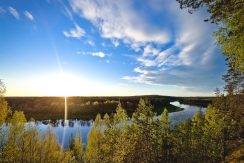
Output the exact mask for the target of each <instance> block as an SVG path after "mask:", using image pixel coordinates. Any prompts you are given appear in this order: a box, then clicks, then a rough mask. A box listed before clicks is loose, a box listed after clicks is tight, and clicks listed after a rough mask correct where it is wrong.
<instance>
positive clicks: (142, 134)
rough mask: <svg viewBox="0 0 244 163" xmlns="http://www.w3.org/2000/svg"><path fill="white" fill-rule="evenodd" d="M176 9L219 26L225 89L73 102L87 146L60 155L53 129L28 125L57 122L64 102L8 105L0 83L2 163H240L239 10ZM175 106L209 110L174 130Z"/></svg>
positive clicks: (27, 100) (243, 151)
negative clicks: (86, 125) (87, 124)
mask: <svg viewBox="0 0 244 163" xmlns="http://www.w3.org/2000/svg"><path fill="white" fill-rule="evenodd" d="M177 1H178V2H179V5H180V8H181V9H188V11H189V13H190V14H194V12H196V11H197V10H198V9H199V8H204V9H207V12H208V13H209V17H208V18H207V19H206V20H205V21H206V23H207V22H209V23H214V24H215V25H216V32H215V33H214V35H215V38H216V44H217V45H218V46H219V47H220V48H221V50H222V53H223V55H224V56H225V59H226V65H227V71H226V74H224V75H223V80H224V82H225V86H224V88H223V89H222V88H220V89H219V88H217V89H216V90H215V97H169V96H137V97H101V98H100V97H70V98H68V101H69V105H68V107H69V108H70V118H84V119H90V118H91V117H92V118H94V122H93V125H92V128H91V130H90V131H89V134H88V140H87V143H86V144H85V143H84V142H82V135H80V134H77V135H75V136H74V137H73V138H72V139H71V140H70V143H69V147H68V148H67V149H63V148H62V146H61V145H60V144H59V143H58V139H57V135H55V133H54V131H53V128H52V127H49V129H48V130H47V131H46V132H45V133H40V132H39V131H38V128H37V127H36V126H35V125H34V123H31V122H34V121H35V119H42V118H43V117H44V116H47V117H48V119H56V118H60V117H62V116H63V114H64V113H63V107H64V99H63V98H62V97H19V98H17V97H5V96H4V94H5V92H6V87H5V85H4V83H3V82H2V80H0V162H2V163H5V162H10V163H34V162H37V163H83V162H84V163H99V162H101V163H161V162H162V163H171V162H172V163H174V162H184V163H189V162H194V163H195V162H243V161H244V143H243V140H244V137H243V136H244V55H243V54H244V46H243V45H244V30H243V29H244V21H243V20H244V2H243V0H221V1H219V0H177ZM66 35H67V33H66ZM206 82H207V81H206ZM174 100H178V101H180V102H182V103H184V104H191V105H197V106H207V109H206V112H205V113H203V112H202V111H201V109H200V110H199V111H198V112H196V113H195V115H194V116H193V117H192V118H191V119H188V120H186V121H184V122H182V123H180V124H177V125H176V126H172V125H171V119H170V117H169V112H174V111H180V110H181V108H178V107H174V106H172V105H171V104H170V102H171V101H174ZM38 108H41V109H40V110H38ZM50 108H51V109H50ZM84 115H85V116H84ZM156 115H157V116H156ZM83 116H84V117H83ZM27 122H30V123H27ZM78 133H79V132H78Z"/></svg>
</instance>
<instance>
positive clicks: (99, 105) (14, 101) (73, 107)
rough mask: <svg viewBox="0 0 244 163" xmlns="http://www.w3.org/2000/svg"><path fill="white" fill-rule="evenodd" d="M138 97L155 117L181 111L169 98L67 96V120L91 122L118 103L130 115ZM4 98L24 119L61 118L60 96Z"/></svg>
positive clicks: (175, 98)
mask: <svg viewBox="0 0 244 163" xmlns="http://www.w3.org/2000/svg"><path fill="white" fill-rule="evenodd" d="M140 98H147V99H148V100H150V102H151V104H152V105H153V106H154V107H153V111H155V112H157V114H158V115H159V114H161V113H162V108H164V107H167V109H168V111H169V112H175V111H180V110H182V108H179V107H176V106H174V105H171V104H170V102H172V101H176V100H177V99H179V98H178V97H170V96H128V97H123V96H121V97H67V106H68V118H69V119H83V120H90V119H95V117H96V115H97V114H98V113H99V114H101V115H104V114H106V113H108V114H111V113H115V111H116V107H117V105H118V103H120V104H121V105H122V107H123V108H124V109H125V110H126V112H127V114H128V115H129V116H131V115H132V113H133V112H134V111H135V110H136V108H137V105H138V102H139V100H140ZM5 99H6V101H7V102H8V104H9V106H10V107H11V108H12V110H13V111H23V112H24V113H25V115H26V118H27V119H30V118H34V119H35V120H48V119H52V120H56V119H63V117H64V97H6V98H5ZM210 99H211V98H210ZM210 102H211V101H208V103H210Z"/></svg>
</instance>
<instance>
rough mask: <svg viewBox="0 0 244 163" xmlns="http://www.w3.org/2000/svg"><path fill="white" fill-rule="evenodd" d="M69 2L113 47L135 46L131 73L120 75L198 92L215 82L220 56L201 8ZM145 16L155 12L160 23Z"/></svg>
mask: <svg viewBox="0 0 244 163" xmlns="http://www.w3.org/2000/svg"><path fill="white" fill-rule="evenodd" d="M69 2H70V6H71V8H72V9H73V11H74V12H75V13H76V14H78V15H80V16H81V17H82V18H85V19H87V20H89V21H90V22H91V23H93V24H94V26H96V27H97V29H98V30H99V31H100V34H101V36H102V37H104V38H108V39H110V40H111V42H112V43H113V44H114V46H115V47H117V46H118V45H119V43H121V44H122V43H124V44H126V45H129V47H131V49H133V50H134V51H135V53H136V54H137V55H136V61H137V62H138V63H139V66H137V67H135V68H134V70H133V71H134V75H131V76H128V75H127V76H124V77H122V78H123V79H125V80H128V81H131V82H139V83H145V84H156V85H176V86H180V87H182V88H184V89H185V88H186V89H192V90H199V89H201V90H202V91H212V90H213V89H214V88H215V87H216V86H219V85H221V83H222V82H221V74H222V73H223V71H224V68H223V66H220V65H221V64H224V59H223V57H222V56H221V54H220V51H219V50H218V48H217V47H216V45H215V43H214V42H215V40H214V38H213V36H211V33H212V32H213V31H214V29H215V26H214V25H211V24H208V23H205V22H204V21H203V20H204V18H205V17H206V16H207V15H206V13H205V12H201V11H200V12H196V13H194V14H193V15H190V14H189V13H188V12H187V11H185V10H180V8H179V5H178V3H177V2H175V1H171V0H154V1H147V2H145V4H144V5H143V6H144V7H145V6H146V7H147V9H145V8H143V10H140V9H138V8H135V7H134V6H135V4H134V1H130V0H124V1H113V0H100V1H99V0H83V1H79V0H70V1H69ZM165 4H167V5H165ZM149 10H150V12H149ZM151 13H153V15H150V14H151ZM150 16H153V18H155V17H161V19H160V20H162V22H157V23H155V21H154V20H152V19H147V18H148V17H150ZM213 72H214V73H213Z"/></svg>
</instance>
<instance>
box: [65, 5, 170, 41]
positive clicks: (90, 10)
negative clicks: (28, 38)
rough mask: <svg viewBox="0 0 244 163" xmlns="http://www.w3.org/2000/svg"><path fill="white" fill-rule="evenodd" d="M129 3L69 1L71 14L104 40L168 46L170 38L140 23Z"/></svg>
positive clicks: (159, 30) (146, 24)
mask: <svg viewBox="0 0 244 163" xmlns="http://www.w3.org/2000/svg"><path fill="white" fill-rule="evenodd" d="M132 3H133V2H132V1H130V0H124V1H111V0H102V1H98V0H83V1H79V0H70V5H71V7H72V9H73V11H75V12H76V13H78V14H79V15H80V16H81V17H84V18H86V19H88V20H90V21H91V22H92V23H93V24H94V25H95V26H97V27H98V29H99V30H100V32H101V35H102V37H104V38H110V39H118V40H122V41H124V42H125V43H141V44H142V43H145V42H157V43H165V42H167V41H168V40H169V34H168V33H167V32H166V31H164V30H163V28H158V27H157V26H154V25H151V24H150V23H148V22H147V21H146V20H145V19H142V16H141V15H140V13H138V12H135V10H134V8H133V7H132V6H133V4H132Z"/></svg>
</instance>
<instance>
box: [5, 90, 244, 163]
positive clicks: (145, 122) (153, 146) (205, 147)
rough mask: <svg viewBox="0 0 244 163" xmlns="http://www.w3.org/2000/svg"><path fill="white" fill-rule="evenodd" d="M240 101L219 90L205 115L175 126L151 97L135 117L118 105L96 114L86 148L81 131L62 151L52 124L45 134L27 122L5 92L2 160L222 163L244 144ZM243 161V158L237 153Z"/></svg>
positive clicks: (143, 100) (143, 103)
mask: <svg viewBox="0 0 244 163" xmlns="http://www.w3.org/2000/svg"><path fill="white" fill-rule="evenodd" d="M2 90H4V89H2ZM235 99H236V96H234V95H228V96H224V95H223V94H217V97H216V100H215V101H214V102H213V105H209V106H208V108H207V111H206V113H205V115H203V113H202V112H201V110H199V112H197V113H196V114H195V115H194V117H193V118H192V119H189V120H187V121H185V122H183V123H181V124H179V125H177V126H175V127H174V128H172V127H171V125H170V123H171V121H170V118H169V116H168V111H167V109H166V108H165V109H162V110H163V112H162V114H161V115H160V116H159V118H155V115H157V113H156V112H154V111H153V105H152V104H151V103H150V101H149V100H147V99H140V101H139V103H138V106H137V108H136V110H135V112H134V113H133V114H132V117H131V118H130V117H129V116H128V114H127V112H126V110H125V109H124V108H123V107H122V105H121V103H118V105H117V108H116V111H115V113H113V114H110V115H108V114H105V115H104V116H101V114H98V115H97V116H96V119H95V121H94V124H93V127H92V129H91V130H90V132H89V135H88V142H87V144H86V147H85V146H84V145H83V143H82V139H81V135H77V136H76V137H75V138H73V139H71V141H70V145H69V148H68V149H65V150H62V146H61V145H60V144H58V141H57V137H56V136H55V134H54V133H53V131H52V128H49V130H48V131H47V132H46V133H45V134H40V133H39V132H38V129H37V128H36V127H35V126H34V125H31V123H30V124H29V125H27V126H26V125H25V123H26V121H27V120H26V118H25V115H24V113H23V112H21V111H14V112H11V109H10V108H9V107H8V105H7V103H6V101H5V100H4V98H3V96H2V95H1V105H0V106H1V107H0V108H1V112H2V113H6V114H1V119H0V122H1V124H0V125H1V128H0V161H1V162H23V163H24V162H25V163H26V162H48V163H49V162H50V163H52V162H67V163H68V162H91V163H93V162H94V163H95V162H116V163H117V162H133V163H134V162H199V161H201V162H202V161H203V162H220V161H223V160H225V159H229V158H230V157H228V155H232V154H233V152H234V151H235V150H234V149H235V148H236V147H239V146H240V144H242V138H241V135H242V133H243V130H242V125H243V122H242V121H241V117H240V114H237V113H238V112H236V111H235V112H232V107H235V108H238V107H236V106H238V105H237V103H236V102H237V101H235ZM239 109H240V108H239ZM6 125H7V126H8V127H6ZM7 128H8V129H7ZM239 148H240V147H239ZM240 150H241V149H240ZM238 159H239V160H242V159H243V156H242V155H240V154H239V155H238V154H237V156H235V160H238Z"/></svg>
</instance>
